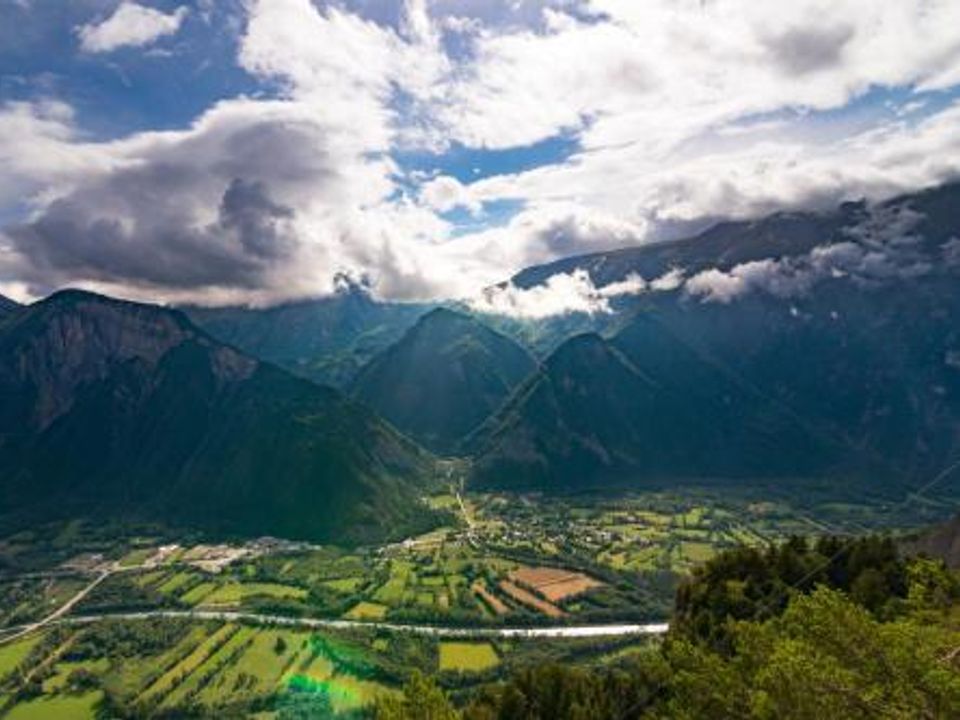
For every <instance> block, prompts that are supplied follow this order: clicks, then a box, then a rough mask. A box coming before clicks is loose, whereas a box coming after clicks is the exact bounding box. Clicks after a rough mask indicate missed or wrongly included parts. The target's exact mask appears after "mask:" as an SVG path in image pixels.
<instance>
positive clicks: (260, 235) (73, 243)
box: [7, 168, 296, 289]
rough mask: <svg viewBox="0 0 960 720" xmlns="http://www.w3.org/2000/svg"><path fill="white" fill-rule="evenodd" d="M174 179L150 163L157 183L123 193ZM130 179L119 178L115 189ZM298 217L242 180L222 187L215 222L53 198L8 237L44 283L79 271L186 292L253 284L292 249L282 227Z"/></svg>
mask: <svg viewBox="0 0 960 720" xmlns="http://www.w3.org/2000/svg"><path fill="white" fill-rule="evenodd" d="M176 176H177V173H176V172H170V171H169V168H152V169H151V172H150V173H149V177H150V178H151V179H153V180H155V181H156V183H155V184H154V185H152V186H146V185H140V186H139V187H138V188H136V189H133V188H131V187H130V186H129V185H128V186H127V187H126V188H125V190H126V191H127V192H130V191H131V190H132V191H133V192H135V193H138V194H139V193H143V194H144V196H146V195H147V193H149V192H157V193H162V192H163V191H164V186H165V185H167V184H169V183H170V182H175V179H176ZM141 179H142V176H141ZM128 182H129V178H124V179H123V180H121V179H119V178H117V179H116V180H115V181H114V182H113V183H111V184H110V186H112V187H113V188H114V189H117V188H116V185H117V184H119V183H128ZM110 186H108V187H110ZM148 187H152V190H149V189H147V188H148ZM106 189H107V188H104V190H106ZM292 217H293V211H292V210H291V209H290V208H286V207H283V206H281V205H278V204H276V203H275V202H273V201H272V200H270V198H269V197H268V195H267V193H266V191H265V189H264V187H263V185H262V184H260V183H257V182H251V181H246V180H243V179H240V178H236V179H234V180H232V181H231V182H230V183H229V184H228V185H227V187H226V188H225V189H224V192H223V196H222V200H221V203H220V208H219V212H218V217H217V220H216V222H213V223H210V224H207V225H205V226H202V227H196V228H191V227H189V226H186V225H183V224H181V223H180V222H178V218H176V217H164V216H162V215H161V216H159V217H154V218H138V219H137V220H136V221H135V222H134V223H133V225H132V226H131V225H130V224H129V223H128V222H126V221H124V220H120V219H117V218H113V217H97V216H95V215H91V214H90V213H89V212H88V211H87V209H86V208H85V207H84V206H83V205H82V201H81V202H77V201H76V200H72V199H66V200H58V201H56V202H54V203H52V204H51V205H50V207H49V208H48V209H47V210H46V212H44V214H43V215H42V216H41V217H40V218H39V219H37V220H36V221H34V222H32V223H29V224H27V225H21V226H19V227H15V228H12V229H9V230H8V231H7V236H8V238H10V240H11V242H12V245H13V249H14V250H15V251H16V252H17V253H18V254H19V255H20V256H21V257H22V258H24V259H25V260H27V261H28V265H29V266H30V267H31V268H32V272H31V273H30V276H31V277H30V279H31V280H32V281H33V282H35V283H37V284H38V285H40V286H49V287H51V288H52V287H55V286H56V285H57V284H58V283H59V282H60V279H61V278H69V277H77V276H79V277H86V278H90V279H95V280H101V281H107V282H117V281H126V282H131V283H134V284H138V283H146V284H150V285H159V286H166V287H173V288H182V289H188V288H195V287H204V286H209V285H216V286H226V287H247V288H255V287H258V286H259V285H260V284H262V282H263V275H264V273H265V271H267V270H268V269H270V267H271V266H272V264H273V263H275V262H277V261H280V260H283V259H285V258H286V257H288V256H289V255H290V254H292V252H293V251H294V248H295V244H296V243H295V240H294V239H293V238H292V237H291V236H290V235H288V234H286V233H285V231H284V228H283V227H282V223H283V221H284V220H286V219H289V218H292Z"/></svg>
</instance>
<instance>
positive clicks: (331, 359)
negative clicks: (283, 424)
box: [183, 287, 433, 388]
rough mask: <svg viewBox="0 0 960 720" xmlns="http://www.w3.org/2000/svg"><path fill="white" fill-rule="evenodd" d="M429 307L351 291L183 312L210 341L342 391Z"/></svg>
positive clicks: (357, 290)
mask: <svg viewBox="0 0 960 720" xmlns="http://www.w3.org/2000/svg"><path fill="white" fill-rule="evenodd" d="M432 307H433V306H431V305H421V304H415V303H384V302H378V301H376V300H374V299H373V298H371V297H370V296H369V295H368V294H367V293H366V292H365V291H364V290H363V289H361V288H356V287H351V288H346V289H344V290H343V291H342V292H340V293H337V294H336V295H332V296H330V297H326V298H318V299H316V300H304V301H301V302H295V303H287V304H284V305H278V306H276V307H271V308H262V309H257V308H247V307H224V308H200V307H186V308H183V310H184V311H185V312H186V313H187V315H188V316H189V317H190V319H191V320H193V321H194V322H195V323H196V324H197V325H199V326H200V327H202V328H203V329H205V330H206V331H207V332H209V333H210V334H211V335H213V336H214V337H215V338H217V339H219V340H221V341H223V342H225V343H229V344H230V345H233V346H235V347H237V348H239V349H241V350H243V351H244V352H246V353H249V354H250V355H253V356H255V357H258V358H261V359H263V360H267V361H268V362H272V363H276V364H277V365H280V366H281V367H282V368H284V369H286V370H289V371H290V372H292V373H295V374H297V375H300V376H302V377H305V378H307V379H309V380H313V381H314V382H318V383H322V384H325V385H332V386H333V387H338V388H345V387H347V386H348V385H349V384H350V382H351V381H352V380H353V378H354V376H355V375H356V373H357V370H358V369H359V368H360V367H362V366H363V365H364V364H365V363H367V362H368V361H369V360H370V359H371V358H372V357H373V356H374V355H376V354H377V353H378V352H380V351H382V350H383V349H385V348H386V347H388V346H389V345H391V344H392V343H394V342H396V341H397V340H399V339H400V337H401V336H402V335H403V333H404V332H406V331H407V330H408V329H409V328H410V327H411V326H412V325H413V324H414V323H415V322H416V321H417V318H419V317H420V316H421V315H423V313H425V312H427V311H429V310H430V309H432Z"/></svg>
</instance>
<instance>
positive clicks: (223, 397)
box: [0, 184, 960, 541]
mask: <svg viewBox="0 0 960 720" xmlns="http://www.w3.org/2000/svg"><path fill="white" fill-rule="evenodd" d="M957 207H960V185H958V184H953V185H945V186H942V187H939V188H933V189H930V190H926V191H923V192H920V193H916V194H913V195H909V196H903V197H899V198H894V199H892V200H890V201H887V202H884V203H879V204H872V205H871V204H866V203H862V202H848V203H844V204H843V205H841V206H840V207H838V208H837V209H835V210H832V211H824V212H791V213H776V214H773V215H770V216H768V217H765V218H761V219H757V220H751V221H738V222H730V223H723V224H720V225H718V226H716V227H714V228H712V229H710V230H707V231H705V232H704V233H701V234H700V235H698V236H697V237H695V238H690V239H685V240H679V241H676V242H670V243H662V244H658V245H650V246H646V247H641V248H630V249H625V250H614V251H611V252H608V253H600V254H592V255H588V256H583V257H577V258H568V259H565V260H562V261H559V262H557V263H552V264H550V265H547V266H540V267H535V268H529V269H527V270H525V271H523V272H521V273H519V274H518V275H516V276H515V277H514V278H513V279H512V280H511V281H509V283H505V284H503V285H501V286H499V287H496V288H493V289H492V291H493V292H496V291H504V290H509V289H510V287H509V286H510V285H512V286H513V288H512V290H514V291H516V290H519V291H522V290H523V289H525V288H526V289H529V288H532V287H537V286H540V285H543V284H544V283H547V281H548V280H549V279H550V278H551V277H554V276H555V275H556V274H558V273H572V272H582V273H586V274H587V275H588V276H589V277H590V279H591V281H592V283H593V284H594V286H595V287H596V288H598V289H600V290H602V289H603V288H606V287H608V286H610V285H611V284H615V283H622V284H624V286H626V285H629V286H630V287H631V288H633V289H631V290H630V291H629V292H622V293H619V294H618V295H616V297H615V302H611V303H610V305H609V307H608V308H606V309H604V310H600V311H598V312H596V313H594V314H585V313H579V314H577V313H571V314H567V315H563V316H560V317H554V318H547V319H545V320H527V319H521V318H502V317H501V318H497V317H492V316H486V315H476V314H474V313H471V312H469V308H468V307H467V306H465V305H461V304H456V303H450V304H448V305H447V306H446V307H438V306H437V305H404V304H396V303H394V304H391V303H384V302H380V301H378V300H375V299H374V298H372V297H371V296H370V295H369V294H368V293H367V292H365V291H364V290H363V289H361V288H356V287H350V288H345V289H344V290H343V291H342V292H340V293H339V294H337V295H335V296H333V297H330V298H326V299H320V300H312V301H304V302H301V303H292V304H286V305H281V306H278V307H275V308H266V309H252V308H236V307H234V308H223V309H201V308H186V309H185V310H184V311H183V312H181V311H178V310H171V309H166V308H160V307H156V306H149V305H140V304H135V303H127V302H122V301H118V300H112V299H109V298H104V297H101V296H97V295H93V294H90V293H83V292H78V291H67V292H61V293H57V294H54V295H53V296H51V297H49V298H47V299H46V300H42V301H40V302H37V303H34V304H32V305H29V306H18V305H16V304H15V303H9V302H0V393H2V396H3V398H4V402H3V404H2V406H0V476H2V477H3V479H4V481H3V485H2V488H0V493H2V494H0V502H2V507H0V515H3V516H5V517H10V516H13V517H23V516H25V515H27V514H33V515H36V516H43V517H46V516H49V515H51V514H60V515H67V514H71V513H73V514H76V513H78V512H80V513H88V514H89V513H102V514H112V515H117V514H119V515H123V516H134V515H139V516H145V517H159V518H162V519H165V520H169V521H171V522H177V523H183V524H190V525H196V526H199V527H204V528H208V529H213V530H217V531H225V532H237V533H271V534H278V535H286V536H289V537H305V538H310V539H317V540H338V541H344V540H352V541H367V540H379V539H383V538H385V537H396V536H399V535H403V534H405V533H408V532H411V531H413V530H415V529H417V528H421V527H425V526H427V525H429V524H430V522H431V521H432V520H433V518H432V516H431V515H430V513H429V512H425V511H424V508H423V506H422V505H421V504H420V502H419V497H420V496H421V495H422V494H423V492H424V489H425V487H426V486H425V483H427V482H429V479H430V477H431V475H432V472H433V469H434V467H435V466H434V458H433V456H432V455H431V453H430V451H433V452H435V453H438V454H444V455H452V454H455V455H463V456H468V457H469V458H470V459H471V460H472V462H471V463H470V467H471V471H470V475H469V478H468V482H470V483H472V484H473V485H474V486H475V487H495V488H501V489H517V490H523V489H530V488H535V489H538V490H556V491H567V490H571V489H574V490H580V489H597V488H613V487H617V488H621V487H635V486H637V485H641V484H648V483H679V482H687V481H701V480H709V481H718V480H719V481H724V480H730V479H735V480H737V481H760V482H766V481H769V480H775V479H778V478H783V479H791V480H800V481H803V480H804V479H807V478H816V479H818V480H822V478H824V477H827V478H833V479H835V481H836V482H844V481H846V480H847V479H857V480H861V481H866V482H869V483H872V484H874V485H876V486H878V487H886V486H893V485H896V486H898V487H900V486H901V485H910V484H913V485H916V484H918V483H922V482H923V481H925V480H926V479H928V478H929V477H930V476H931V475H932V474H934V473H936V472H938V471H939V470H940V469H942V468H943V467H945V466H947V465H949V463H951V462H954V461H955V460H956V458H957V457H958V456H960V326H958V325H957V322H956V319H957V318H958V317H960V282H958V280H960V217H958V216H957V215H956V211H955V209H956V208H957ZM665 275H668V276H670V277H671V282H669V283H658V282H656V280H657V278H661V277H663V276H665ZM627 280H630V282H629V283H624V281H627ZM611 297H613V296H612V295H611ZM451 307H457V308H458V310H453V309H451ZM491 325H493V326H495V327H491ZM201 326H202V329H201ZM215 338H216V339H215ZM525 345H526V347H525ZM270 361H273V362H276V363H277V365H282V366H283V367H282V368H281V367H278V366H277V365H275V364H272V362H270ZM324 381H326V382H328V383H331V384H334V385H338V386H339V387H340V388H341V390H337V389H334V388H332V387H327V386H324V385H322V384H319V383H320V382H324ZM423 448H426V449H423Z"/></svg>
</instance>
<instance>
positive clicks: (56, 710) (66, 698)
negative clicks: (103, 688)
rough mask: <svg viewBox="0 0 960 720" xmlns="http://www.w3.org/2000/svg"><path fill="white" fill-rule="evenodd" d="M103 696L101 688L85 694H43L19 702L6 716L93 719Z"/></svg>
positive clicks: (31, 719)
mask: <svg viewBox="0 0 960 720" xmlns="http://www.w3.org/2000/svg"><path fill="white" fill-rule="evenodd" d="M102 697H103V693H102V692H100V691H99V690H97V691H95V692H89V693H85V694H83V695H52V696H43V697H39V698H36V699H35V700H30V701H29V702H21V703H18V704H17V705H15V706H14V707H13V709H12V710H10V712H8V713H7V714H6V715H5V716H4V717H5V718H6V720H87V718H90V719H91V720H92V719H93V718H95V717H96V712H95V707H96V705H97V703H98V702H100V698H102Z"/></svg>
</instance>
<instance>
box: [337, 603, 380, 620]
mask: <svg viewBox="0 0 960 720" xmlns="http://www.w3.org/2000/svg"><path fill="white" fill-rule="evenodd" d="M387 610H389V608H388V607H387V606H386V605H380V604H378V603H371V602H360V603H357V604H356V605H354V606H353V607H352V608H350V610H349V612H347V614H346V615H344V617H345V618H347V619H348V620H383V618H384V617H386V615H387Z"/></svg>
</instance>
